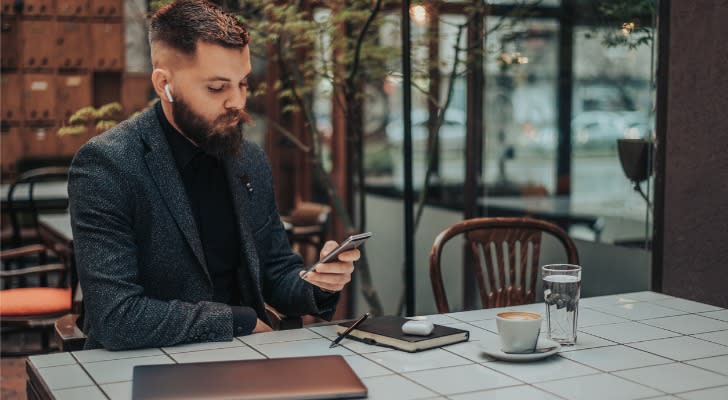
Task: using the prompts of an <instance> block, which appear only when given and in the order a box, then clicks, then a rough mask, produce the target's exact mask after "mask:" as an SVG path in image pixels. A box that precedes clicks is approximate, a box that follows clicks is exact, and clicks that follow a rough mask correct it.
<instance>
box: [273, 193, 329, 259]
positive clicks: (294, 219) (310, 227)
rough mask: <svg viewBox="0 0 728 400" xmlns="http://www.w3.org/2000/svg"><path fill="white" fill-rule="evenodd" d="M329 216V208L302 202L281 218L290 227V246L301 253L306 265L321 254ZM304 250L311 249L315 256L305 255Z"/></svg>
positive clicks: (324, 205) (323, 205)
mask: <svg viewBox="0 0 728 400" xmlns="http://www.w3.org/2000/svg"><path fill="white" fill-rule="evenodd" d="M330 216H331V207H329V206H328V205H326V204H319V203H310V202H305V201H304V202H300V203H298V205H297V206H296V207H295V208H294V209H293V211H291V213H290V214H288V215H285V216H282V217H281V220H283V221H284V223H288V224H290V226H291V228H290V231H289V233H288V236H289V239H290V241H291V246H293V247H294V249H295V250H296V251H298V252H300V253H302V255H303V256H304V260H306V262H308V263H312V262H314V261H316V260H317V259H318V256H319V253H321V249H322V248H323V246H324V242H325V241H326V235H327V234H328V226H329V217H330ZM306 248H313V249H314V252H315V254H312V255H311V254H306V251H305V250H306ZM307 256H308V257H307ZM309 258H313V259H311V260H309Z"/></svg>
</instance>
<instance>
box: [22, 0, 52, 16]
mask: <svg viewBox="0 0 728 400" xmlns="http://www.w3.org/2000/svg"><path fill="white" fill-rule="evenodd" d="M55 11H56V10H55V8H54V7H53V0H25V1H24V2H23V15H28V16H52V15H53V14H54V13H55Z"/></svg>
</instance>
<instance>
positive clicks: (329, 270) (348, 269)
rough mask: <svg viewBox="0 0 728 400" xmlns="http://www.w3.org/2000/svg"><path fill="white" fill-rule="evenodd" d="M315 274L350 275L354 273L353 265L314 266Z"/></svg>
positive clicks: (329, 264)
mask: <svg viewBox="0 0 728 400" xmlns="http://www.w3.org/2000/svg"><path fill="white" fill-rule="evenodd" d="M316 272H318V273H322V274H351V273H352V272H354V264H352V263H343V262H333V263H326V264H319V265H317V266H316Z"/></svg>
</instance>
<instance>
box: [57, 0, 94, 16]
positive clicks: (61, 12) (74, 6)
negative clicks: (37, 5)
mask: <svg viewBox="0 0 728 400" xmlns="http://www.w3.org/2000/svg"><path fill="white" fill-rule="evenodd" d="M56 15H58V16H62V17H86V16H88V15H89V1H88V0H58V2H57V3H56Z"/></svg>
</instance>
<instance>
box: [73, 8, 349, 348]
mask: <svg viewBox="0 0 728 400" xmlns="http://www.w3.org/2000/svg"><path fill="white" fill-rule="evenodd" d="M149 41H150V45H151V56H152V64H153V67H154V71H153V72H152V76H151V79H152V83H153V86H154V89H155V91H156V93H157V95H158V96H159V97H160V99H161V100H160V101H159V102H158V103H157V104H156V105H155V106H154V107H152V108H150V109H149V110H147V111H145V112H143V113H141V114H140V115H138V116H137V117H135V118H133V119H130V120H127V121H124V122H123V123H121V124H119V125H117V126H116V127H114V128H113V129H111V130H109V131H108V132H106V133H104V134H102V135H100V136H97V137H95V138H94V139H92V140H91V141H89V142H88V143H87V144H86V145H84V146H83V147H82V148H81V149H80V150H79V152H78V153H77V154H76V157H75V158H74V160H73V163H72V166H71V170H70V174H69V184H68V191H69V198H70V212H71V222H72V227H73V237H74V247H75V252H76V262H77V268H78V273H79V279H80V282H81V289H82V291H83V299H84V308H85V318H84V327H83V330H84V332H85V333H86V335H87V340H86V346H85V347H86V348H99V347H104V348H107V349H110V350H122V349H131V348H141V347H161V346H171V345H176V344H180V343H188V342H201V341H229V340H232V338H233V337H234V336H241V335H246V334H250V333H255V332H264V331H269V330H270V327H269V325H270V321H269V320H268V319H267V316H266V312H265V308H264V302H265V303H267V304H269V305H271V306H273V307H274V308H276V309H277V310H279V311H281V312H282V313H284V314H287V315H291V316H297V315H304V314H313V315H318V316H320V317H322V318H326V319H330V318H331V317H332V315H333V312H334V309H335V305H336V302H337V300H338V292H339V291H340V290H341V289H342V288H343V287H344V286H345V285H346V283H348V282H349V280H350V278H351V273H352V271H353V269H354V265H353V262H354V261H356V260H357V259H358V258H359V253H358V251H357V250H352V251H349V252H346V253H342V254H341V255H340V256H339V260H338V262H334V263H327V264H325V265H321V266H319V267H318V268H317V272H313V273H310V274H308V275H306V277H305V280H304V279H302V278H301V271H303V269H304V265H303V263H302V259H301V257H300V256H299V255H298V254H295V253H293V252H292V251H291V247H290V245H289V243H288V239H287V237H286V234H285V231H284V228H283V225H282V223H281V221H280V218H279V215H278V210H277V206H276V203H275V197H274V193H273V187H272V178H271V171H270V166H269V164H268V161H267V159H266V156H265V154H264V153H263V151H262V150H261V149H260V147H258V146H256V145H255V144H253V143H251V142H249V141H247V140H245V139H244V137H243V134H242V128H243V125H244V124H245V123H247V122H249V121H250V117H249V115H248V114H247V113H246V112H245V102H246V97H247V93H248V83H247V79H248V76H249V75H250V73H251V70H252V66H251V60H250V47H249V46H248V41H249V36H248V33H247V31H246V30H245V28H244V27H243V26H242V24H241V23H240V22H239V21H238V20H237V19H235V18H234V17H233V16H231V15H229V14H226V13H224V12H223V11H222V10H221V9H219V8H218V7H216V6H214V5H212V4H210V3H207V2H205V1H203V0H179V1H177V2H175V3H172V4H170V5H167V6H165V7H163V8H161V9H160V10H159V11H158V12H156V13H155V14H154V15H153V17H152V19H151V24H150V29H149ZM335 246H336V243H334V242H328V243H327V244H326V246H325V247H324V249H323V251H322V255H323V254H326V253H327V252H328V251H330V250H331V249H332V248H333V247H335Z"/></svg>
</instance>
